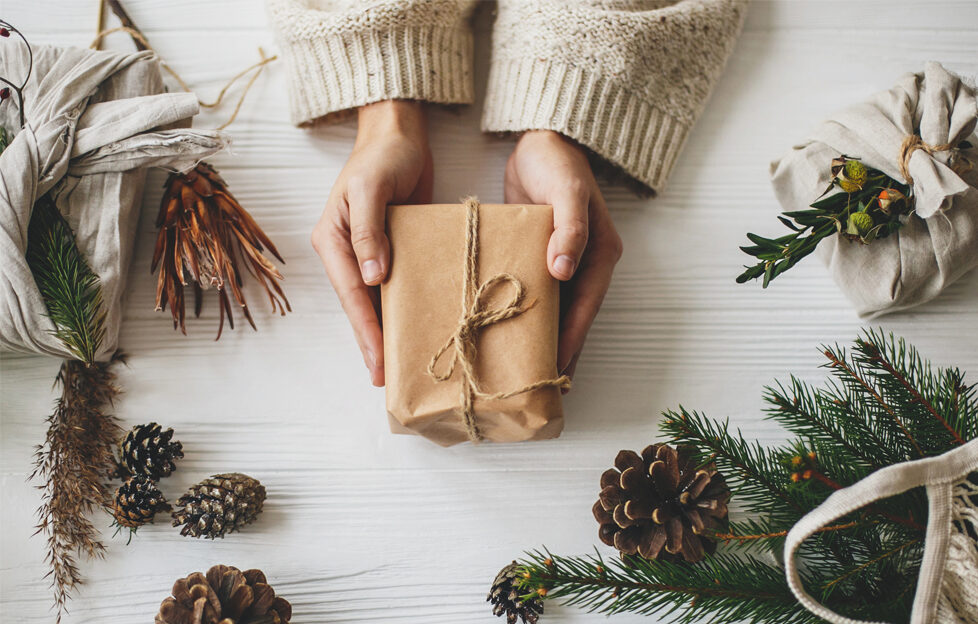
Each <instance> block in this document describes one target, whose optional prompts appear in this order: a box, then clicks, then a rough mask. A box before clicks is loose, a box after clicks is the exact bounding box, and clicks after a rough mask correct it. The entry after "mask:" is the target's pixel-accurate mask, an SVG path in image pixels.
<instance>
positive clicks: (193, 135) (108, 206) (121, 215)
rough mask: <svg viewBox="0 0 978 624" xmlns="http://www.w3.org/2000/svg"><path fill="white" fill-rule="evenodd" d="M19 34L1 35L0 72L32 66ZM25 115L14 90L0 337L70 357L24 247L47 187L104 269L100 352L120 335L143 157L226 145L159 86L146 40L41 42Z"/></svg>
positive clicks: (186, 104) (14, 346) (1, 230)
mask: <svg viewBox="0 0 978 624" xmlns="http://www.w3.org/2000/svg"><path fill="white" fill-rule="evenodd" d="M28 54H29V52H28V50H27V48H26V46H16V45H8V46H5V47H4V54H3V55H2V57H0V75H2V76H4V77H5V78H7V79H8V80H11V81H12V82H14V83H19V82H20V81H21V80H23V77H24V76H26V75H27V72H28V67H29V56H28ZM23 95H24V100H23V101H24V111H23V113H24V121H25V123H24V126H23V127H22V128H21V125H20V110H19V108H18V103H17V101H16V98H15V97H12V98H10V99H8V100H7V101H5V102H4V103H3V105H2V106H0V125H3V127H4V128H5V129H7V131H8V132H9V133H13V134H15V136H14V138H13V140H12V141H11V142H10V144H9V145H8V146H7V147H6V149H5V150H4V151H3V152H2V153H0V266H2V267H3V270H2V272H0V347H2V348H3V349H4V350H17V351H27V352H37V353H45V354H48V355H53V356H58V357H65V358H68V357H71V353H70V352H69V351H68V350H67V349H66V348H65V347H64V346H63V345H62V344H61V343H60V341H59V340H58V339H57V338H56V337H55V336H54V335H53V334H52V331H53V330H54V325H53V324H52V322H51V321H50V319H49V318H48V317H47V308H46V306H45V304H44V300H43V299H42V297H41V294H40V292H39V291H38V288H37V285H36V284H35V282H34V278H33V276H32V275H31V271H30V268H29V267H28V265H27V261H26V259H25V255H24V254H25V252H26V250H27V242H28V241H27V226H28V223H29V221H30V216H31V211H32V209H33V206H34V203H35V202H36V201H37V199H38V198H39V197H41V196H43V195H44V194H45V193H50V196H51V197H52V198H53V199H54V201H55V204H56V206H57V207H58V209H59V210H60V212H61V214H62V215H64V216H65V218H66V219H67V220H68V223H69V224H70V225H71V228H72V230H73V231H74V233H75V239H76V241H77V243H78V247H79V249H80V250H81V253H82V255H83V256H84V258H85V259H86V261H87V262H88V264H89V266H90V267H91V268H92V270H93V271H94V272H95V273H96V274H97V275H98V276H99V279H100V281H101V288H102V297H103V306H104V311H105V313H106V323H105V330H106V331H105V339H104V340H103V343H102V346H101V349H100V351H99V353H98V355H97V358H98V359H105V358H106V357H107V356H108V355H109V354H111V353H112V352H113V351H114V350H115V348H116V343H117V341H118V334H119V325H120V321H121V316H122V310H121V300H122V295H123V291H124V290H125V285H126V274H127V270H128V266H129V260H130V258H131V256H132V248H133V242H134V239H135V234H136V225H137V222H138V219H139V206H140V203H141V198H142V191H143V185H144V182H145V179H146V169H145V167H147V166H150V165H155V166H160V167H169V168H173V169H184V168H189V167H191V166H193V165H194V164H195V163H196V161H198V160H199V159H201V158H204V157H205V156H207V155H210V154H213V153H214V152H216V151H218V150H220V149H222V148H224V147H225V145H226V141H225V139H224V137H223V135H221V134H219V133H216V132H207V131H196V130H190V129H187V128H185V127H181V126H189V123H190V119H191V118H192V117H193V116H194V115H195V114H196V113H197V112H198V110H199V105H198V102H197V98H196V96H195V95H193V94H192V93H164V86H163V81H162V77H161V74H160V63H159V61H158V59H157V57H156V56H155V54H153V53H152V52H138V53H128V54H127V53H118V52H100V51H95V50H87V49H79V48H56V47H50V46H42V47H38V48H37V49H35V50H34V65H33V73H32V74H31V77H30V79H29V81H28V82H27V85H26V86H25V88H24V94H23Z"/></svg>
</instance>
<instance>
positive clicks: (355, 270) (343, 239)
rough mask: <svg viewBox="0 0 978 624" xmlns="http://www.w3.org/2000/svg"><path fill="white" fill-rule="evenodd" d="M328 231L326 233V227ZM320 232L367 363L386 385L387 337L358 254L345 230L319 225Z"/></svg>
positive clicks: (317, 240) (376, 380)
mask: <svg viewBox="0 0 978 624" xmlns="http://www.w3.org/2000/svg"><path fill="white" fill-rule="evenodd" d="M324 229H326V233H325V234H323V233H322V232H323V230H324ZM317 231H318V232H319V233H318V234H314V236H313V247H315V248H316V251H317V253H318V254H319V257H320V259H321V260H322V262H323V266H324V267H325V268H326V275H327V276H328V277H329V281H330V283H331V284H332V285H333V290H334V291H336V294H337V297H339V300H340V304H341V305H342V306H343V311H344V312H345V313H346V316H347V318H348V319H349V321H350V325H351V326H352V327H353V334H354V336H355V337H356V340H357V344H358V345H359V347H360V352H361V353H362V355H363V361H364V364H366V366H367V370H368V371H369V373H370V380H371V382H372V383H373V385H375V386H383V385H384V338H383V333H382V331H381V327H380V321H379V318H378V316H377V309H376V308H375V306H374V301H373V298H372V297H371V293H370V288H369V287H368V286H367V285H366V284H364V283H363V279H362V277H361V273H360V268H359V266H358V264H357V258H356V255H355V254H354V252H353V248H352V246H351V244H350V240H349V238H348V236H349V235H348V234H347V232H346V231H345V229H343V230H340V229H338V228H335V227H334V226H333V225H327V226H325V228H322V227H320V226H317Z"/></svg>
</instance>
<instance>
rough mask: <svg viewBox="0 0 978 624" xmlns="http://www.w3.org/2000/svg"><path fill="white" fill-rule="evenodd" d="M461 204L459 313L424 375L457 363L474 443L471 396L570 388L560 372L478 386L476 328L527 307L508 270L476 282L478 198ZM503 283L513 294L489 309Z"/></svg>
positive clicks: (435, 375) (442, 377) (440, 376)
mask: <svg viewBox="0 0 978 624" xmlns="http://www.w3.org/2000/svg"><path fill="white" fill-rule="evenodd" d="M464 203H465V211H466V219H465V220H466V224H465V268H464V274H463V278H462V316H461V318H460V319H459V322H458V325H457V326H456V327H455V331H454V332H452V335H451V337H449V339H448V341H447V342H445V344H444V345H442V347H441V348H440V349H438V351H437V352H436V353H435V354H434V355H433V356H432V358H431V361H430V362H429V363H428V375H430V376H431V377H432V379H434V380H435V381H447V380H448V379H449V378H450V377H451V376H452V374H453V373H454V372H455V366H456V364H457V365H458V366H459V368H460V369H461V373H462V414H461V416H462V423H463V424H464V425H465V431H466V433H467V434H468V436H469V440H471V441H473V442H478V441H481V440H482V439H483V438H482V435H481V434H480V432H479V428H478V427H477V426H476V423H475V413H474V411H473V408H472V405H473V403H474V401H475V399H477V398H478V399H485V400H494V399H508V398H510V397H514V396H516V395H518V394H523V393H525V392H532V391H533V390H538V389H540V388H547V387H554V388H561V389H564V388H570V385H571V380H570V377H568V376H567V375H561V376H560V377H555V378H553V379H541V380H540V381H536V382H533V383H530V384H527V385H525V386H522V387H520V388H516V389H515V390H510V391H507V392H486V391H485V390H483V389H482V388H481V386H479V382H478V380H477V378H476V374H475V357H476V341H477V339H478V335H479V330H481V329H482V328H484V327H488V326H489V325H492V324H494V323H498V322H500V321H505V320H506V319H509V318H513V317H514V316H518V315H520V314H522V313H523V312H525V311H526V310H527V309H529V306H524V305H523V298H524V296H525V295H526V288H525V287H524V286H523V282H521V281H520V280H519V279H517V278H516V277H515V276H513V275H511V274H510V273H498V274H496V275H494V276H492V277H491V278H489V279H488V280H486V281H485V282H483V283H482V284H479V271H478V269H479V200H478V199H476V198H474V197H467V198H466V199H465V200H464ZM504 283H505V284H510V285H511V286H512V287H513V297H512V298H511V299H510V300H509V302H508V303H507V304H506V305H504V306H503V307H501V308H493V307H491V306H490V305H489V301H488V300H487V299H488V295H489V293H490V291H491V290H492V289H493V288H494V287H495V286H496V285H498V284H504ZM452 348H454V352H453V354H452V356H451V362H450V363H449V365H448V368H447V370H445V371H444V372H442V373H439V372H437V371H436V370H435V368H436V367H437V365H438V361H439V360H440V359H441V357H442V356H443V355H444V354H445V353H447V352H448V350H449V349H452Z"/></svg>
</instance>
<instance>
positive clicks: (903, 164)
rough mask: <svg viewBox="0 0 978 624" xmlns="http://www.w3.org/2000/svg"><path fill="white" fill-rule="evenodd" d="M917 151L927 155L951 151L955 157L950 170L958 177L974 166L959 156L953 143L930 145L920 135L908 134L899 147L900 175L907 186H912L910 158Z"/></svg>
mask: <svg viewBox="0 0 978 624" xmlns="http://www.w3.org/2000/svg"><path fill="white" fill-rule="evenodd" d="M917 150H921V151H923V152H926V153H927V154H930V155H932V156H933V155H934V154H936V153H937V152H948V151H952V150H953V153H952V156H957V158H956V159H955V161H956V162H954V163H951V165H950V167H951V170H952V171H954V172H955V173H957V174H958V175H960V174H962V173H966V172H968V171H970V170H971V168H972V167H973V166H974V165H973V163H971V161H969V160H968V159H967V158H965V157H963V156H961V154H960V152H959V150H958V148H957V146H956V145H955V144H954V143H939V144H937V145H931V144H929V143H925V142H924V140H923V139H922V138H920V135H918V134H908V135H907V136H906V137H905V138H904V139H903V143H902V144H901V145H900V159H899V163H900V174H901V175H903V179H904V180H906V182H907V184H908V185H909V186H913V176H911V175H910V157H911V156H913V153H914V152H916V151H917Z"/></svg>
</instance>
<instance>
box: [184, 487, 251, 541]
mask: <svg viewBox="0 0 978 624" xmlns="http://www.w3.org/2000/svg"><path fill="white" fill-rule="evenodd" d="M264 502H265V486H263V485H262V484H261V483H259V482H258V480H257V479H253V478H251V477H249V476H248V475H243V474H241V473H240V472H232V473H229V474H219V475H214V476H213V477H211V478H209V479H204V480H203V481H201V482H200V483H198V484H197V485H194V486H192V487H191V488H190V490H189V491H188V492H187V493H186V494H184V495H183V496H181V497H180V500H178V501H177V506H178V507H181V508H182V509H177V510H176V511H174V512H173V526H180V525H181V524H182V525H184V527H183V528H182V529H181V530H180V535H191V536H193V537H201V536H203V537H207V538H210V539H214V538H215V537H224V534H225V533H233V532H234V531H237V530H238V529H239V528H241V527H243V526H244V525H246V524H248V523H250V522H251V521H252V520H254V519H255V517H256V516H257V515H258V514H259V513H261V508H262V504H263V503H264Z"/></svg>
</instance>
